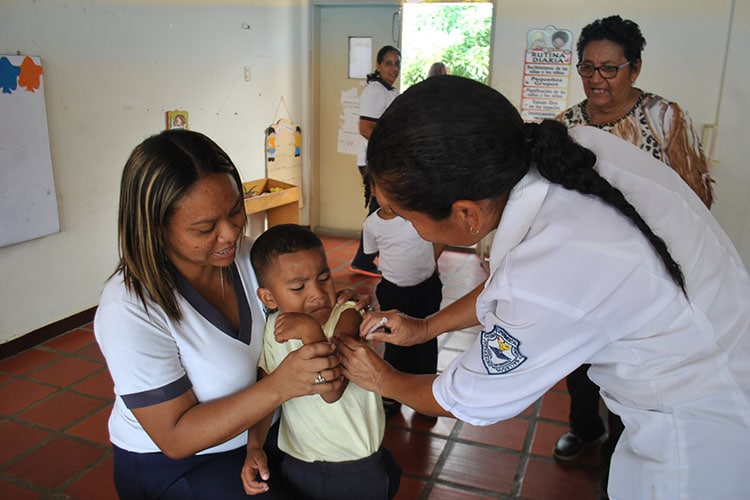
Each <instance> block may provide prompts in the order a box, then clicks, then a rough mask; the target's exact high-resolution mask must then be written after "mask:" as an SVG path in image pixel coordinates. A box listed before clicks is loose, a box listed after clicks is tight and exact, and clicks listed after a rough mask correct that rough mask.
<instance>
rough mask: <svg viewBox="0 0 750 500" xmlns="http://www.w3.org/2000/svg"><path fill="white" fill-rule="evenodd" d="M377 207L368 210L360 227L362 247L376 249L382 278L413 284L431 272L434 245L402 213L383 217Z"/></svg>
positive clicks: (374, 250)
mask: <svg viewBox="0 0 750 500" xmlns="http://www.w3.org/2000/svg"><path fill="white" fill-rule="evenodd" d="M380 210H381V209H378V210H377V211H375V212H373V213H372V214H370V215H369V216H368V217H367V218H366V219H365V222H364V225H363V227H362V250H363V251H364V252H365V253H366V254H373V253H376V252H380V255H379V257H378V267H380V271H381V272H382V273H383V278H385V279H387V280H388V281H390V282H391V283H394V284H396V285H398V286H414V285H418V284H420V283H422V282H423V281H425V280H426V279H428V278H429V277H430V276H432V275H433V274H434V273H435V249H434V247H433V245H432V243H430V242H428V241H425V240H423V239H422V237H421V236H419V233H417V230H416V229H414V226H413V225H412V223H411V222H409V221H408V220H406V219H404V218H402V217H398V216H397V217H394V218H393V219H387V220H386V219H383V218H382V217H380V215H379V213H380Z"/></svg>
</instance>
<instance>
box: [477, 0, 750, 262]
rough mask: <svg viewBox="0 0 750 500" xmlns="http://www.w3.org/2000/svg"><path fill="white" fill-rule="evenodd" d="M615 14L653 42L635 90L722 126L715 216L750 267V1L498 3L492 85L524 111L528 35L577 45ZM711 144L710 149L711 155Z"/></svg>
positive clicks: (572, 91)
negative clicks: (562, 36)
mask: <svg viewBox="0 0 750 500" xmlns="http://www.w3.org/2000/svg"><path fill="white" fill-rule="evenodd" d="M613 14H619V15H620V16H622V17H623V18H626V19H632V20H633V21H635V22H637V23H638V25H639V26H640V28H641V31H642V33H643V35H644V37H645V38H646V42H647V43H646V47H645V49H644V51H643V54H642V57H643V70H642V71H641V75H640V77H639V78H638V81H637V82H636V86H638V87H640V88H642V89H643V90H646V91H650V92H654V93H656V94H659V95H661V96H663V97H665V98H667V99H671V100H673V101H676V102H678V103H679V104H680V105H681V106H682V107H683V108H684V109H687V111H688V113H689V114H690V116H691V117H692V119H693V122H694V124H695V126H696V130H697V131H698V133H699V134H702V133H703V127H704V125H707V124H708V125H710V124H715V123H718V134H717V136H716V149H715V153H714V160H715V162H714V165H713V166H712V175H713V177H714V179H715V180H716V184H715V203H714V205H713V208H712V213H713V214H714V216H715V217H716V219H717V220H718V221H719V223H720V224H721V225H722V227H723V228H724V230H725V231H726V232H727V234H728V235H729V237H730V238H731V239H732V241H733V242H734V244H735V246H736V247H737V249H738V251H739V252H740V255H741V256H742V258H743V260H744V262H745V265H746V266H748V267H750V168H748V158H750V145H749V144H748V142H749V141H748V139H747V137H748V132H747V126H746V125H745V122H746V119H747V117H748V116H750V91H748V86H747V74H748V69H747V54H746V51H747V47H748V44H750V5H749V2H747V0H713V1H711V2H706V1H705V0H658V1H653V0H629V1H628V2H623V1H622V0H600V1H598V2H590V1H587V0H567V1H565V2H557V1H554V0H540V1H536V2H528V1H526V0H496V10H495V26H494V28H495V29H494V40H493V44H492V67H491V80H492V86H493V87H494V88H496V89H498V90H499V91H500V92H502V93H503V94H505V95H506V96H507V97H508V98H509V99H510V100H511V102H513V103H514V104H516V105H517V106H519V105H520V102H521V88H522V73H523V53H524V50H525V44H526V32H527V31H528V30H529V29H532V28H544V27H546V26H547V25H554V26H556V27H557V28H564V29H569V30H570V31H572V32H573V33H574V37H575V40H574V42H576V41H577V39H578V38H577V37H578V34H579V33H580V31H581V28H583V26H585V25H586V24H588V23H589V22H591V21H593V20H595V19H599V18H602V17H606V16H610V15H613ZM730 25H731V31H730ZM730 32H731V39H729V35H730ZM728 48H729V50H727V49H728ZM727 56H728V60H727V64H726V67H727V73H726V79H725V80H724V79H723V78H722V76H723V68H724V62H725V57H727ZM574 61H576V62H577V57H574ZM722 91H723V93H722ZM584 98H585V94H584V93H583V88H582V86H581V82H580V78H579V77H578V76H577V75H573V77H572V79H571V82H570V88H569V95H568V105H572V104H574V103H577V102H579V101H581V100H582V99H584ZM709 146H710V145H709V144H707V143H704V148H705V149H708V148H709Z"/></svg>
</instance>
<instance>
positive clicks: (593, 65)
mask: <svg viewBox="0 0 750 500" xmlns="http://www.w3.org/2000/svg"><path fill="white" fill-rule="evenodd" d="M645 45H646V40H645V38H644V37H643V35H642V34H641V30H640V28H639V26H638V25H637V24H636V23H635V22H633V21H630V20H625V19H622V18H621V17H620V16H610V17H606V18H604V19H599V20H596V21H594V22H592V23H590V24H589V25H587V26H585V27H584V28H583V29H582V30H581V35H580V37H579V39H578V42H577V51H578V60H579V62H578V64H577V65H576V68H577V70H578V74H579V75H580V76H581V83H582V84H583V90H584V92H585V93H586V99H584V100H583V101H582V102H580V103H578V104H576V105H574V106H572V107H570V108H568V109H567V110H565V111H563V112H562V113H560V114H559V115H558V116H557V117H556V119H557V120H558V121H560V122H562V123H564V124H565V125H566V126H567V127H568V128H573V127H577V126H581V125H588V126H593V127H597V128H599V129H601V130H604V131H606V132H609V133H611V134H613V135H616V136H617V137H620V138H621V139H623V140H625V141H628V142H630V143H632V144H634V145H636V146H638V147H639V148H641V149H642V150H644V151H646V152H648V153H650V154H651V155H652V156H653V157H654V158H656V159H657V160H660V161H662V162H663V163H666V164H667V165H669V166H670V167H671V168H672V169H674V170H675V172H677V173H678V174H679V175H680V177H681V178H682V179H683V180H684V181H685V182H686V183H687V184H688V186H690V188H691V189H692V190H693V191H694V192H695V194H696V195H697V196H698V197H699V198H700V199H701V201H702V202H703V203H704V204H705V205H706V207H708V208H711V203H712V201H713V194H712V190H711V182H712V181H711V177H710V174H709V171H708V165H707V164H706V158H705V156H704V154H703V150H702V149H701V144H700V141H699V139H698V134H697V133H696V131H695V129H694V128H693V122H692V120H691V119H690V117H689V116H688V114H687V112H686V111H685V110H684V109H682V108H681V107H680V106H679V105H678V104H677V103H675V102H673V101H669V100H667V99H665V98H663V97H660V96H658V95H655V94H652V93H649V92H644V91H643V90H641V89H639V88H637V87H634V84H635V82H636V80H637V79H638V76H639V75H640V72H641V68H642V66H643V62H642V59H641V52H642V51H643V48H644V46H645ZM589 366H590V365H583V366H581V367H579V368H577V369H576V370H574V371H573V372H572V373H571V374H570V375H568V377H567V378H566V384H567V387H568V392H569V393H570V398H571V400H570V416H569V419H570V431H569V432H567V433H565V434H563V435H562V436H560V438H559V439H558V441H557V443H556V444H555V447H554V449H553V455H554V457H555V458H556V459H558V460H562V461H568V460H572V459H574V458H576V457H578V456H579V455H580V454H581V452H582V451H583V450H584V448H585V447H586V446H588V445H590V444H592V443H595V442H597V441H600V440H602V439H605V438H606V439H607V441H606V442H605V445H604V447H603V449H602V453H601V462H602V464H601V465H602V469H603V474H602V475H603V478H604V481H605V482H606V477H607V474H608V470H609V461H610V457H611V454H612V451H613V447H614V445H615V443H616V442H617V439H618V438H619V436H620V434H621V432H622V422H621V421H620V419H619V418H618V417H617V416H616V415H614V414H612V413H608V424H609V437H608V438H607V437H606V436H607V430H606V428H605V426H604V423H603V422H602V419H601V417H600V413H599V387H598V386H597V385H596V384H594V383H593V382H591V380H589V378H588V376H587V371H588V369H589Z"/></svg>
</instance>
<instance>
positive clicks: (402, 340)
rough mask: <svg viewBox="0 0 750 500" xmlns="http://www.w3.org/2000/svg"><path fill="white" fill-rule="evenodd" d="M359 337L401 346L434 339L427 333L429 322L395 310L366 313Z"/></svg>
mask: <svg viewBox="0 0 750 500" xmlns="http://www.w3.org/2000/svg"><path fill="white" fill-rule="evenodd" d="M359 335H360V337H362V338H364V339H367V340H372V341H376V342H387V343H389V344H395V345H400V346H410V345H416V344H423V343H425V342H427V341H428V340H431V339H432V337H431V336H430V335H429V332H428V331H427V320H424V319H417V318H412V317H411V316H408V315H406V314H404V313H402V312H399V311H397V310H395V309H392V310H390V311H385V312H368V313H365V315H364V317H363V318H362V324H361V325H360V326H359Z"/></svg>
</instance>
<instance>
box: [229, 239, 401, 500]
mask: <svg viewBox="0 0 750 500" xmlns="http://www.w3.org/2000/svg"><path fill="white" fill-rule="evenodd" d="M250 258H251V261H252V264H253V268H254V269H255V272H256V274H257V276H258V281H259V283H260V288H258V297H259V298H260V300H261V301H262V302H263V304H264V305H265V306H266V307H267V308H268V309H271V310H275V311H274V312H273V313H271V315H270V316H269V317H268V319H267V322H266V330H265V335H264V340H263V352H262V354H261V358H260V361H259V363H258V366H259V368H260V370H261V374H260V377H262V376H263V375H264V374H268V373H271V372H272V371H273V370H274V369H276V367H277V366H279V364H280V363H281V362H282V361H283V360H284V358H285V357H286V356H287V355H289V354H290V353H292V352H293V351H295V350H296V349H298V348H299V347H301V346H302V345H303V344H309V343H313V342H327V341H328V339H329V338H330V337H332V336H333V335H337V336H343V335H348V336H350V337H354V338H359V325H360V323H361V322H362V316H361V314H360V313H359V312H358V311H356V310H355V309H354V303H347V304H345V305H337V304H336V290H335V288H334V285H333V280H332V279H331V270H330V269H329V267H328V262H327V260H326V254H325V250H324V248H323V243H322V242H321V241H320V239H319V238H318V237H317V236H316V235H315V234H314V233H313V232H312V231H310V230H309V229H307V228H304V227H302V226H298V225H296V224H282V225H279V226H274V227H272V228H270V229H268V230H267V231H266V232H264V233H263V234H261V235H260V236H259V237H258V239H257V240H256V241H255V243H254V244H253V247H252V249H251V251H250ZM331 378H332V374H331V373H330V372H329V371H327V370H324V371H322V372H319V373H318V377H317V379H316V383H321V384H323V383H327V382H331V380H330V379H331ZM384 432H385V416H384V414H383V408H382V403H381V397H380V396H379V395H377V394H375V393H373V392H370V391H365V390H364V389H362V388H360V387H359V386H357V385H355V384H348V383H345V384H344V385H342V387H341V390H340V391H339V392H337V393H336V392H334V393H329V394H327V395H326V397H321V396H318V395H317V394H313V395H309V396H300V397H297V398H293V399H290V400H288V401H287V402H285V403H283V405H282V411H281V422H280V426H279V440H278V446H279V448H280V449H281V450H282V451H284V452H285V453H287V456H286V457H284V459H283V461H282V463H281V475H282V480H283V482H284V483H285V485H286V486H287V487H288V489H289V491H290V492H291V493H292V494H293V497H294V498H298V499H314V500H318V499H320V500H335V499H341V500H345V499H351V498H356V499H358V500H387V499H391V498H393V496H394V495H395V494H396V491H397V490H398V486H399V482H400V477H401V468H400V467H399V466H398V464H396V462H395V460H394V459H393V457H392V456H391V454H390V453H389V452H388V450H386V449H385V448H383V446H382V445H381V443H382V441H383V434H384ZM251 451H252V450H248V456H249V455H250V454H251ZM254 472H255V471H254V469H253V468H252V465H248V464H247V463H246V467H245V468H243V480H250V478H252V477H253V476H254ZM363 485H365V486H363Z"/></svg>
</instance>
